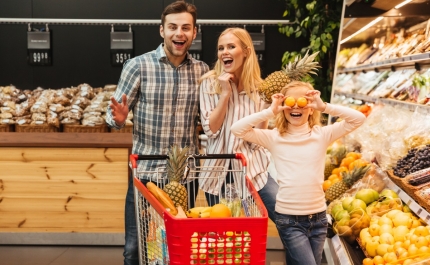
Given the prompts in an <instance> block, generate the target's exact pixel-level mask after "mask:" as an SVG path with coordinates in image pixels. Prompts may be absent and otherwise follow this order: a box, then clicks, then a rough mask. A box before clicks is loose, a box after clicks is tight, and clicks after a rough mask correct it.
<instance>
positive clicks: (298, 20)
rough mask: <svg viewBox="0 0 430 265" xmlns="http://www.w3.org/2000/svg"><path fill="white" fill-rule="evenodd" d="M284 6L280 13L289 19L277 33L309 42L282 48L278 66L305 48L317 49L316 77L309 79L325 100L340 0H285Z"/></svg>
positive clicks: (341, 1)
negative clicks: (304, 44)
mask: <svg viewBox="0 0 430 265" xmlns="http://www.w3.org/2000/svg"><path fill="white" fill-rule="evenodd" d="M285 1H286V9H285V11H284V14H283V16H284V17H285V18H287V19H289V20H290V22H292V23H291V24H288V25H280V26H279V32H280V33H281V34H283V35H286V36H287V37H290V38H306V39H308V43H309V45H308V46H306V47H303V48H302V49H301V50H300V51H286V52H285V53H284V55H283V57H282V67H284V66H285V65H286V64H288V62H290V61H292V60H294V58H295V57H296V56H297V55H298V54H302V56H303V55H304V54H305V53H306V51H307V50H310V53H314V52H317V51H319V54H318V56H317V57H316V58H315V61H317V62H319V63H320V65H321V67H322V68H321V69H320V71H319V73H318V76H312V78H313V80H306V81H310V82H311V83H313V84H314V86H315V88H316V89H318V90H320V91H321V96H322V98H323V99H324V100H326V101H329V100H330V96H331V87H332V83H333V71H334V66H335V60H336V49H337V40H338V36H339V27H340V20H341V14H342V4H343V0H313V1H309V0H285Z"/></svg>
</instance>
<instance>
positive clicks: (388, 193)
mask: <svg viewBox="0 0 430 265" xmlns="http://www.w3.org/2000/svg"><path fill="white" fill-rule="evenodd" d="M382 196H384V197H386V198H389V199H395V198H399V195H397V193H396V192H395V191H394V190H390V189H384V190H383V191H381V192H380V193H379V197H382Z"/></svg>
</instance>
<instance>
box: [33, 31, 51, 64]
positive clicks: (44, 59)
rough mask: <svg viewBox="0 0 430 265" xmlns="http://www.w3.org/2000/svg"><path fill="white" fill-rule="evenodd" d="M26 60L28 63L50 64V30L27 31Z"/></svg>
mask: <svg viewBox="0 0 430 265" xmlns="http://www.w3.org/2000/svg"><path fill="white" fill-rule="evenodd" d="M27 61H28V63H29V64H30V65H52V50H51V32H50V31H47V32H41V31H40V32H38V31H34V32H33V31H29V32H27Z"/></svg>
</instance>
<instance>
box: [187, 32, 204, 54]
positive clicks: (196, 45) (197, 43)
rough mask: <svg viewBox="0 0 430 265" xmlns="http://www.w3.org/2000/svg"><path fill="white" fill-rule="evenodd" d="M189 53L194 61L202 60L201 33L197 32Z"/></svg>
mask: <svg viewBox="0 0 430 265" xmlns="http://www.w3.org/2000/svg"><path fill="white" fill-rule="evenodd" d="M189 53H190V54H191V56H193V58H194V59H196V60H201V59H202V33H201V32H198V33H197V35H196V38H195V39H194V40H193V43H192V44H191V47H190V50H189Z"/></svg>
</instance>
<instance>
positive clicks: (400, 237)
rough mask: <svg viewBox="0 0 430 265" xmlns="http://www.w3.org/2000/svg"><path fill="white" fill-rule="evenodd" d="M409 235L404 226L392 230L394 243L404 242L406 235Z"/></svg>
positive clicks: (407, 229)
mask: <svg viewBox="0 0 430 265" xmlns="http://www.w3.org/2000/svg"><path fill="white" fill-rule="evenodd" d="M407 233H409V228H408V227H407V226H405V225H399V226H397V227H394V228H393V236H394V241H396V242H397V241H401V242H403V241H405V240H406V234H407Z"/></svg>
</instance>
